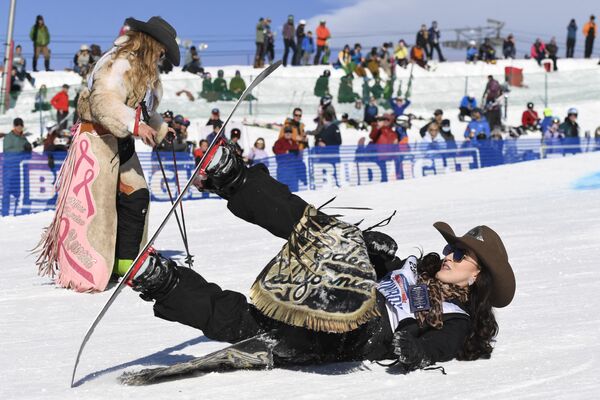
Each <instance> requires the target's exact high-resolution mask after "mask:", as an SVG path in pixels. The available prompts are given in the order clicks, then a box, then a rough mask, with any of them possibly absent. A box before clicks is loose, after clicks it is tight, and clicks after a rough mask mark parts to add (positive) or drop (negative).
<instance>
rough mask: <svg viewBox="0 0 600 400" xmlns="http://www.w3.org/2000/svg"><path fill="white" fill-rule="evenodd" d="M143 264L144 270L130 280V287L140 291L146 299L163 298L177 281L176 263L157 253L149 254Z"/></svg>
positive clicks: (141, 295)
mask: <svg viewBox="0 0 600 400" xmlns="http://www.w3.org/2000/svg"><path fill="white" fill-rule="evenodd" d="M145 264H146V265H147V266H146V269H145V270H144V272H142V273H141V275H140V276H138V277H137V278H133V280H132V281H131V288H132V289H133V290H135V291H136V292H141V293H140V297H141V298H142V299H144V300H146V301H152V300H162V299H164V298H165V297H167V296H168V295H169V293H171V291H172V290H173V289H174V288H175V287H176V286H177V283H179V274H178V273H177V268H176V267H177V264H176V263H175V262H174V261H173V260H171V259H168V258H165V257H163V256H161V255H160V254H158V253H152V254H150V255H149V256H148V259H147V260H146V262H145Z"/></svg>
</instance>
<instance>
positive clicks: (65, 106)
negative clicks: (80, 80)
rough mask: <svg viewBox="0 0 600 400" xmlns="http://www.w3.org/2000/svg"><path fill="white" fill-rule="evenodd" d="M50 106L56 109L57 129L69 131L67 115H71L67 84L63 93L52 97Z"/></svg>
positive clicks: (63, 86)
mask: <svg viewBox="0 0 600 400" xmlns="http://www.w3.org/2000/svg"><path fill="white" fill-rule="evenodd" d="M50 104H52V107H54V108H55V109H56V123H57V124H58V128H57V129H59V130H62V129H67V115H69V85H67V84H66V83H65V84H64V85H62V89H61V91H60V92H58V93H56V94H55V95H54V97H52V99H51V100H50Z"/></svg>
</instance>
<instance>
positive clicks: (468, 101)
mask: <svg viewBox="0 0 600 400" xmlns="http://www.w3.org/2000/svg"><path fill="white" fill-rule="evenodd" d="M476 108H477V99H476V98H475V96H473V95H472V94H467V95H465V96H464V97H463V98H462V100H461V101H460V106H459V109H460V114H459V115H458V119H459V120H461V121H464V120H465V117H470V116H471V111H473V110H474V109H476Z"/></svg>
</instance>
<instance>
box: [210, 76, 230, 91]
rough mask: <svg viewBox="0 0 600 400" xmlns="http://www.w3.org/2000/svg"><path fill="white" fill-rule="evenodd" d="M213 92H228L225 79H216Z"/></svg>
mask: <svg viewBox="0 0 600 400" xmlns="http://www.w3.org/2000/svg"><path fill="white" fill-rule="evenodd" d="M213 90H214V91H215V92H219V93H223V92H226V91H227V82H226V81H225V79H223V78H215V80H214V81H213Z"/></svg>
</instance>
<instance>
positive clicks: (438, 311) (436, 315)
mask: <svg viewBox="0 0 600 400" xmlns="http://www.w3.org/2000/svg"><path fill="white" fill-rule="evenodd" d="M417 283H418V284H426V285H427V292H428V293H429V302H430V305H431V307H430V308H429V310H426V311H418V312H416V313H415V316H416V318H417V322H418V323H419V326H420V327H421V328H422V327H424V326H426V325H429V326H431V327H432V328H435V329H442V327H443V326H444V321H443V318H442V315H443V306H442V303H443V302H444V301H450V300H458V301H459V302H460V303H461V304H466V303H467V301H468V299H469V287H468V286H467V287H464V288H463V287H460V286H458V285H454V284H451V283H444V282H441V281H439V280H438V279H436V278H435V277H431V276H429V275H428V274H425V273H423V274H420V275H419V277H418V279H417Z"/></svg>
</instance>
